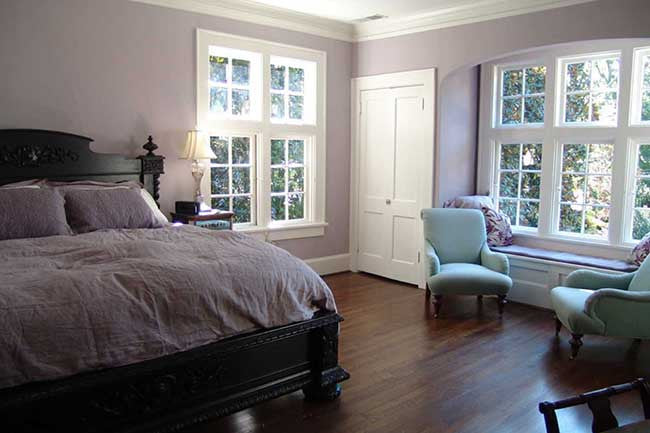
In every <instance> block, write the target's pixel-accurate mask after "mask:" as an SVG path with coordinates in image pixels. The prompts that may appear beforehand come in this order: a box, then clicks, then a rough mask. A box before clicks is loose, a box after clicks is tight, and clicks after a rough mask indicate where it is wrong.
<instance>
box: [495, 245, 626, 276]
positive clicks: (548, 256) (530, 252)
mask: <svg viewBox="0 0 650 433" xmlns="http://www.w3.org/2000/svg"><path fill="white" fill-rule="evenodd" d="M490 249H491V250H492V251H498V252H500V253H506V254H513V255H517V256H524V257H532V258H536V259H542V260H550V261H553V262H560V263H570V264H572V265H579V266H589V267H592V268H599V269H606V270H609V271H619V272H633V271H636V270H637V269H638V266H636V265H633V264H632V263H628V262H626V261H625V260H616V259H607V258H604V257H594V256H584V255H581V254H573V253H565V252H563V251H554V250H545V249H541V248H533V247H525V246H523V245H508V246H503V247H490Z"/></svg>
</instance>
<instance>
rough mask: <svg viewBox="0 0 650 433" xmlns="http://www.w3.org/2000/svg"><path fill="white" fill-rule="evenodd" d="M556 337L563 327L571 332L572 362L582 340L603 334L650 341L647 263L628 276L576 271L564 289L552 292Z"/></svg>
mask: <svg viewBox="0 0 650 433" xmlns="http://www.w3.org/2000/svg"><path fill="white" fill-rule="evenodd" d="M551 303H552V305H553V309H554V310H555V323H556V331H555V335H559V334H560V330H561V329H562V326H565V327H566V328H567V329H568V330H569V332H570V333H571V341H570V343H571V359H574V358H575V357H576V356H578V351H579V350H580V347H581V346H582V337H583V336H584V335H585V334H589V335H605V336H610V337H627V338H633V339H637V340H638V339H648V338H650V260H645V261H644V262H643V263H642V264H641V267H640V268H639V269H638V270H637V271H635V272H631V273H628V274H616V275H613V274H607V273H604V272H596V271H590V270H583V269H581V270H577V271H574V272H572V273H571V274H569V276H568V277H567V281H566V286H560V287H555V288H554V289H553V290H551Z"/></svg>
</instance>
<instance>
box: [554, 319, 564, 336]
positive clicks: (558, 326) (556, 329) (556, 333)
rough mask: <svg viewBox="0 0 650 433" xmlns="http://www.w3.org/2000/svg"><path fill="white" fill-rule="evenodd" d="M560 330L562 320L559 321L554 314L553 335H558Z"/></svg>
mask: <svg viewBox="0 0 650 433" xmlns="http://www.w3.org/2000/svg"><path fill="white" fill-rule="evenodd" d="M561 330H562V322H560V319H558V318H557V316H555V336H556V337H559V336H560V331H561Z"/></svg>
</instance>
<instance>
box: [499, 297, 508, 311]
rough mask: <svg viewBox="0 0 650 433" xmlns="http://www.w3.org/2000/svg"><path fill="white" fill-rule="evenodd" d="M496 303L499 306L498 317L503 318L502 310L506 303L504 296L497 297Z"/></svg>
mask: <svg viewBox="0 0 650 433" xmlns="http://www.w3.org/2000/svg"><path fill="white" fill-rule="evenodd" d="M497 303H498V306H499V316H503V309H504V308H505V306H506V304H507V303H508V301H507V300H506V295H498V296H497Z"/></svg>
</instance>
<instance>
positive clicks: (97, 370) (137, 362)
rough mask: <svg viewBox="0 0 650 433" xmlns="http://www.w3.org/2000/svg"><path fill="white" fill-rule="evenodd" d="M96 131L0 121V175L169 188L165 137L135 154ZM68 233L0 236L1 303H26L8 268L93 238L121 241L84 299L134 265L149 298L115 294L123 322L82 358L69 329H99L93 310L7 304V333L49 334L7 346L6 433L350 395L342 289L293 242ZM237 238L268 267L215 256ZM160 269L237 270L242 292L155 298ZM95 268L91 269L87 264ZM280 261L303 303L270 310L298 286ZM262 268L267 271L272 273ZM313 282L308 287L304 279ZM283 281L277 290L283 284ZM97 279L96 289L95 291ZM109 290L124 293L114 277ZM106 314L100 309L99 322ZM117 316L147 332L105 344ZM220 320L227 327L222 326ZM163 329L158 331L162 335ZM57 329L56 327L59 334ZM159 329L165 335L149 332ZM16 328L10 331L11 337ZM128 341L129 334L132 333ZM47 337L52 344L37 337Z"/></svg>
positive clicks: (100, 248) (189, 273) (155, 428)
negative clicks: (108, 148) (95, 146)
mask: <svg viewBox="0 0 650 433" xmlns="http://www.w3.org/2000/svg"><path fill="white" fill-rule="evenodd" d="M91 141H92V139H90V138H87V137H82V136H78V135H73V134H67V133H61V132H53V131H43V130H0V185H5V184H9V183H15V182H20V181H23V180H28V179H36V178H48V179H52V180H57V181H79V180H86V181H109V182H122V181H139V182H141V183H142V184H143V185H145V187H146V189H147V190H148V191H149V192H150V193H151V196H152V197H153V198H154V199H155V200H156V201H157V200H158V198H159V194H160V191H159V185H160V183H159V176H160V175H161V174H163V172H164V158H163V157H162V156H160V155H157V154H156V153H155V151H156V148H157V147H156V145H155V144H154V143H153V140H152V138H151V137H149V140H148V142H147V143H146V144H145V145H144V146H143V147H144V148H145V150H146V151H147V153H146V154H145V155H142V156H140V157H138V158H128V157H123V156H118V155H108V154H98V153H94V152H92V151H91V149H90V143H91ZM57 238H60V239H57V240H56V242H54V241H52V240H47V239H43V238H41V239H35V240H33V241H31V240H30V242H17V241H15V240H5V241H0V245H2V247H3V248H2V251H0V256H2V257H1V260H2V261H3V263H2V264H0V278H3V277H4V280H3V281H5V285H4V286H3V285H2V284H3V283H2V282H0V290H2V287H5V289H4V290H2V291H0V307H4V308H3V309H0V314H2V312H3V311H5V313H6V312H7V311H9V312H12V314H13V315H16V314H15V312H14V311H15V310H11V309H10V308H9V306H11V303H12V302H13V299H14V297H12V296H9V295H8V292H11V290H12V289H17V290H16V292H17V293H20V287H18V286H20V284H23V283H22V282H21V283H16V284H14V285H13V286H8V285H7V284H6V281H7V279H8V278H9V276H11V278H12V279H11V281H19V282H20V281H22V280H21V274H20V272H21V270H20V269H21V268H20V266H25V267H26V268H27V267H29V266H33V265H32V264H31V263H32V262H24V258H25V257H30V260H35V262H33V263H37V265H36V266H38V267H39V268H41V269H44V270H45V271H44V272H47V269H49V268H56V267H57V266H60V263H59V262H60V261H61V260H62V259H61V257H59V255H57V254H55V253H56V252H57V251H60V250H61V249H62V248H63V249H65V250H66V251H74V250H75V248H78V249H79V251H82V249H81V248H82V247H81V246H79V247H78V245H82V246H83V248H85V249H83V257H84V260H85V261H87V262H88V261H92V259H93V257H95V256H101V255H102V254H103V253H104V252H105V251H110V254H111V257H112V259H111V260H112V261H111V263H113V266H115V269H107V268H105V267H100V268H97V269H96V272H97V275H94V274H93V276H92V278H90V279H89V280H88V283H87V287H86V286H84V289H88V291H89V293H91V294H92V296H88V297H87V299H85V304H84V306H83V308H82V309H80V310H79V311H84V312H87V310H88V307H89V306H90V305H92V304H93V299H96V300H97V301H96V304H97V305H101V304H102V302H103V300H100V297H101V296H102V293H104V295H105V297H110V295H111V294H112V293H113V292H112V291H104V292H102V290H101V288H102V287H103V286H101V284H99V283H98V281H101V280H102V278H107V276H111V275H112V276H115V275H121V278H117V277H115V278H112V279H113V280H117V282H115V284H117V285H118V286H116V287H120V286H119V284H121V282H120V281H121V280H123V279H124V278H125V276H126V277H128V278H129V279H131V278H132V279H133V280H134V281H136V282H135V283H133V281H131V286H134V287H135V286H137V287H138V290H140V289H142V290H145V289H146V290H145V293H146V294H147V296H148V297H146V296H145V298H147V299H148V300H147V301H146V302H138V303H134V302H132V299H130V298H132V297H133V296H132V295H133V294H132V293H127V295H129V296H117V295H116V300H114V302H115V303H113V304H110V305H111V306H112V310H113V311H114V312H115V313H114V314H109V316H111V317H113V319H112V320H114V321H115V322H114V323H113V322H110V321H109V322H107V323H106V325H107V328H106V329H104V333H103V334H102V333H101V332H99V331H98V330H97V329H93V330H92V332H89V336H88V337H87V339H88V341H86V340H83V339H81V338H80V339H81V340H83V341H84V342H83V344H80V346H81V347H83V348H86V349H88V348H91V349H92V350H91V351H89V352H88V353H85V352H79V353H82V355H78V357H77V358H74V356H73V355H74V354H75V353H77V352H75V351H73V350H71V349H68V347H69V344H70V343H69V341H72V340H71V339H73V340H75V337H79V335H76V334H74V332H76V327H79V328H81V329H90V328H89V327H88V326H86V325H88V324H87V323H85V322H84V320H85V319H84V315H83V314H81V313H79V314H78V315H77V316H74V315H72V317H75V320H74V322H75V324H76V327H73V331H74V332H73V331H71V330H70V329H67V330H66V326H65V320H66V319H62V320H64V322H62V323H54V322H52V323H51V322H45V323H39V322H38V320H37V319H38V318H36V319H34V321H30V320H27V319H25V317H22V318H21V320H22V321H16V322H15V323H14V322H11V319H12V317H13V316H12V315H9V314H5V317H2V318H0V320H2V321H3V322H2V323H3V324H4V326H5V329H4V331H7V329H13V328H14V327H20V328H21V329H20V332H16V334H17V335H19V336H20V338H25V336H27V335H29V333H30V332H32V333H34V334H35V335H40V334H43V335H47V338H44V339H43V340H45V341H41V342H39V343H38V344H37V345H35V346H34V347H35V348H34V347H30V346H29V344H28V343H25V345H24V346H25V347H22V346H19V345H16V346H15V347H16V348H19V349H20V350H18V349H14V350H13V351H12V352H11V353H10V354H9V355H8V356H7V355H6V354H5V359H4V360H3V361H2V362H3V365H4V371H2V372H0V373H2V375H0V419H1V420H2V424H3V431H10V432H17V433H18V432H48V433H50V432H59V431H61V432H63V431H65V432H77V431H79V432H88V433H90V432H133V433H136V432H170V431H178V430H181V429H182V428H184V427H186V426H188V425H191V424H194V423H198V422H201V421H204V420H207V419H210V418H213V417H219V416H224V415H227V414H230V413H233V412H236V411H238V410H241V409H244V408H247V407H250V406H252V405H255V404H257V403H260V402H263V401H265V400H269V399H272V398H275V397H278V396H281V395H284V394H288V393H291V392H294V391H297V390H301V389H302V391H303V393H304V394H305V396H306V398H309V399H320V400H332V399H335V398H337V397H338V396H339V394H340V385H339V383H340V382H342V381H344V380H346V379H348V378H349V375H348V373H347V372H346V371H345V370H344V369H343V368H341V367H340V366H339V364H338V330H339V322H340V321H342V320H343V319H342V317H341V316H340V315H339V314H337V313H336V310H335V307H334V306H333V299H329V298H328V297H329V296H331V293H329V294H328V290H329V289H326V286H325V285H324V283H322V280H320V279H318V280H317V279H316V278H318V277H315V276H313V275H312V274H310V273H309V272H310V271H307V270H304V269H302V268H301V267H302V266H305V267H306V265H304V263H302V264H301V262H299V261H297V260H295V259H293V258H292V257H291V256H290V255H289V254H288V253H285V252H282V251H280V250H278V249H275V247H272V246H270V245H266V244H260V243H258V244H256V243H255V241H253V240H251V239H250V238H248V237H247V236H244V235H241V234H238V233H235V232H209V231H206V230H203V229H199V228H195V227H187V226H184V227H171V226H169V227H164V228H161V229H156V230H149V231H143V230H134V231H115V232H111V231H109V232H108V233H97V232H95V233H86V234H82V235H76V236H74V238H75V240H74V242H76V244H75V248H70V246H69V245H68V246H66V243H69V242H72V240H71V239H67V238H66V237H62V236H60V237H57ZM71 238H72V237H71ZM129 239H137V241H138V242H137V243H129V242H128V240H129ZM21 241H22V240H21ZM148 243H150V244H151V245H154V246H155V248H153V249H151V248H149V249H146V250H145V251H140V250H139V249H138V248H131V246H132V245H139V246H141V245H147V244H148ZM172 246H173V248H174V251H175V252H178V251H185V252H186V253H190V252H195V253H196V251H199V252H201V254H200V255H201V260H202V262H201V263H196V261H194V260H184V261H183V260H178V262H183V263H176V261H174V259H173V257H171V256H168V253H169V251H168V250H170V248H172ZM235 247H236V248H239V249H241V250H242V251H243V252H241V254H242V257H244V256H246V257H249V256H250V257H256V260H257V263H256V266H255V267H253V266H251V267H252V268H254V269H253V270H255V269H256V270H258V271H259V270H260V269H261V270H262V272H258V273H257V274H255V273H251V274H253V275H255V276H256V277H255V278H253V277H251V275H249V273H247V272H241V270H239V271H237V269H240V268H238V267H237V264H236V263H234V262H235V261H237V257H236V256H237V254H235V257H234V259H233V262H232V263H228V262H227V261H223V260H217V259H218V256H214V257H213V255H214V254H217V253H216V252H215V251H218V250H219V249H221V248H235ZM120 248H121V249H120ZM156 248H158V249H156ZM124 249H126V250H128V251H126V252H125V251H123V250H124ZM247 249H248V250H247ZM237 251H239V250H237ZM247 251H248V252H247ZM247 254H248V255H247ZM188 255H189V254H188ZM116 257H118V259H115V258H116ZM120 257H121V258H123V260H120V259H119V258H120ZM70 260H73V261H77V262H78V261H79V258H76V257H72V258H70ZM84 260H81V262H83V261H84ZM240 261H241V260H240ZM133 263H137V264H138V265H137V269H138V271H137V272H134V273H133V274H129V273H128V272H126V271H125V270H124V269H123V268H121V267H120V266H126V267H127V268H128V266H133ZM211 266H212V268H211ZM161 267H167V268H174V269H170V271H169V272H170V274H169V275H171V276H170V277H169V278H168V279H169V280H170V281H172V284H173V282H175V281H176V282H177V281H185V280H187V279H190V278H194V279H197V280H198V281H203V282H204V283H205V284H207V285H210V284H213V282H211V281H212V280H211V278H213V277H214V275H216V274H220V273H223V274H228V275H229V280H228V281H231V282H233V281H234V282H235V283H234V284H233V285H232V287H227V290H228V293H229V294H230V293H231V294H232V296H229V297H226V296H224V297H223V298H224V299H225V301H223V302H222V303H221V304H220V303H218V302H215V303H214V305H208V304H210V302H209V299H210V298H209V296H208V297H206V298H205V299H203V298H201V296H200V294H197V293H192V294H191V296H189V295H186V294H184V293H180V294H178V293H175V292H174V291H173V290H172V289H173V287H172V288H171V289H170V288H165V290H167V292H165V293H168V294H173V296H171V295H170V296H168V297H169V299H161V298H160V297H159V298H157V297H156V296H157V295H156V293H158V292H159V290H162V289H161V287H162V285H163V281H162V279H161V278H160V274H161V273H162V270H161ZM294 268H295V269H294ZM88 269H90V268H88ZM88 269H85V268H84V272H87V271H88ZM202 269H206V271H205V272H203V271H202ZM274 270H281V271H277V272H276V271H274ZM174 272H175V274H174ZM274 272H275V273H276V274H286V275H294V280H292V282H291V283H290V284H292V285H293V286H295V287H296V289H295V290H293V291H292V293H293V294H292V297H293V298H295V299H293V300H291V299H290V300H289V301H282V302H283V303H282V305H285V304H291V303H292V302H293V303H294V304H295V305H290V307H287V308H285V309H284V310H282V309H280V313H278V314H275V315H274V314H268V317H266V316H264V315H262V317H261V318H260V317H258V316H256V315H255V314H254V311H255V310H263V309H264V305H266V304H270V303H273V302H277V300H278V299H280V297H281V296H285V294H286V292H287V290H286V288H284V287H283V286H281V285H280V284H279V283H278V281H280V280H273V278H285V277H286V275H275V276H273V275H271V274H273V273H274ZM3 273H4V275H3ZM258 274H264V275H265V277H264V279H261V278H260V277H258ZM53 275H59V274H53ZM84 275H85V274H84ZM314 275H315V274H314ZM296 276H297V277H296ZM65 278H68V279H70V281H75V284H77V285H80V284H83V280H74V278H75V277H74V276H70V275H67V276H65ZM256 278H257V279H256ZM65 281H67V280H65ZM257 281H259V284H260V285H265V286H268V287H267V288H266V289H265V291H264V292H256V289H259V288H258V287H256V286H255V284H256V282H257ZM319 281H320V283H319ZM321 283H322V286H320V284H321ZM25 284H27V283H25ZM50 284H51V286H49V287H41V288H40V289H41V290H40V291H41V292H43V293H46V292H47V290H48V289H51V293H50V294H49V296H50V297H51V298H53V299H59V297H61V296H63V295H61V294H60V293H66V290H65V284H63V283H61V281H58V282H57V280H56V279H55V278H54V277H53V278H52V279H51V280H50ZM97 284H99V285H97ZM168 284H169V282H168ZM303 286H304V287H303ZM312 286H313V289H310V290H311V291H310V290H307V289H308V288H311V287H312ZM274 287H275V288H276V292H273V290H274V289H273V288H274ZM91 289H94V290H96V291H95V292H94V293H93V292H92V291H91ZM235 289H238V290H240V292H237V291H236V290H235ZM112 290H115V293H116V294H117V293H118V291H117V289H112ZM30 293H31V292H30ZM120 293H121V292H120ZM125 293H126V292H125ZM256 293H266V296H267V297H268V299H266V298H264V299H261V300H258V301H259V302H257V303H256V302H248V301H247V302H242V301H241V300H242V299H249V300H250V299H257V298H255V296H256ZM314 293H316V294H314ZM93 296H94V298H93ZM174 296H176V297H174ZM165 298H167V296H166V297H165ZM311 298H314V299H315V298H319V301H320V302H319V303H314V304H315V305H316V306H314V307H313V308H302V309H301V308H300V305H303V306H304V305H305V302H306V301H307V300H308V299H311ZM320 298H322V299H320ZM282 299H284V298H282ZM120 302H122V303H121V304H120ZM224 302H225V303H224ZM235 304H242V308H241V309H240V310H241V311H240V310H237V311H239V313H234V316H233V315H232V314H226V310H227V309H228V308H227V307H225V306H227V305H235ZM132 305H135V306H133V307H132ZM175 310H178V311H175ZM146 311H157V312H158V311H166V312H167V313H166V319H164V320H159V321H157V322H154V323H153V324H151V323H149V322H148V321H147V320H146V319H147V317H145V316H146V314H145V313H144V312H146ZM269 311H272V310H271V309H269ZM100 313H101V314H102V315H103V316H102V317H104V316H106V315H107V313H106V311H103V312H100ZM122 313H124V314H126V313H129V314H131V316H130V317H132V319H130V320H128V317H129V316H128V314H127V315H121V314H122ZM93 314H95V313H93ZM97 314H99V313H96V314H95V315H94V316H93V317H94V318H95V319H94V321H96V317H98V316H97ZM140 315H142V317H141V316H140ZM10 316H11V317H10ZM125 317H126V318H127V319H125ZM194 317H198V318H200V319H201V320H196V321H195V323H196V325H192V321H191V320H188V318H194ZM252 318H254V320H253V319H252ZM140 319H142V320H141V322H139V320H140ZM181 320H184V322H183V329H186V330H187V332H186V333H185V334H187V335H190V334H191V337H192V338H189V337H188V338H187V339H186V338H184V336H185V334H183V335H181V336H178V335H170V334H165V332H163V331H164V329H163V328H164V327H165V326H169V324H170V321H171V322H174V326H176V328H178V327H179V325H178V323H179V322H180V321H181ZM115 323H122V324H127V325H133V326H131V328H133V329H132V330H131V331H129V332H131V333H133V332H139V334H138V338H141V341H142V342H143V344H141V345H133V344H131V345H128V344H124V345H122V346H119V345H116V346H115V347H114V349H115V350H107V349H106V348H107V347H108V348H109V349H110V348H111V347H113V346H111V344H113V343H111V342H112V341H122V340H120V339H115V338H113V337H115V335H119V332H117V331H115V329H112V328H111V326H113V325H115ZM233 323H234V324H236V325H233ZM47 325H51V326H50V327H51V328H52V329H51V330H50V329H46V328H47V327H48V326H47ZM39 326H41V328H39ZM32 328H33V329H32ZM126 328H128V326H126ZM30 329H31V331H30ZM215 329H218V330H219V332H220V333H219V335H218V336H217V335H216V334H215V332H214V330H215ZM57 330H62V331H57ZM118 331H119V329H118ZM127 331H128V330H127ZM154 331H155V332H159V334H152V333H154ZM48 332H50V333H51V334H50V335H48ZM120 332H121V331H120ZM148 332H149V333H150V334H152V335H154V337H155V338H153V339H152V338H150V337H151V336H150V335H149V334H147V333H148ZM9 334H10V333H8V332H5V333H4V334H3V335H9ZM159 335H165V338H164V342H165V344H162V345H161V344H158V345H156V344H146V342H147V341H159V340H160V337H159ZM25 341H27V340H25ZM75 341H76V340H75ZM124 341H127V340H126V337H125V339H124ZM107 342H108V343H107ZM48 344H49V345H50V346H48ZM107 344H108V345H107ZM41 347H43V348H46V349H39V348H41ZM38 350H45V351H46V353H49V354H50V355H51V356H53V357H55V355H56V356H58V357H59V358H61V359H62V360H63V361H62V362H61V363H60V364H58V366H59V367H60V368H56V369H44V368H41V365H40V364H43V362H41V361H42V360H39V358H38V356H33V355H34V353H36V354H38ZM75 350H82V349H77V348H75ZM84 350H85V349H84ZM88 350H90V349H88ZM71 353H72V355H71ZM0 355H2V353H0ZM30 355H31V357H30ZM75 356H77V355H75ZM17 360H18V361H19V360H23V362H18V361H17ZM12 362H13V363H14V364H12ZM14 370H15V371H14Z"/></svg>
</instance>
